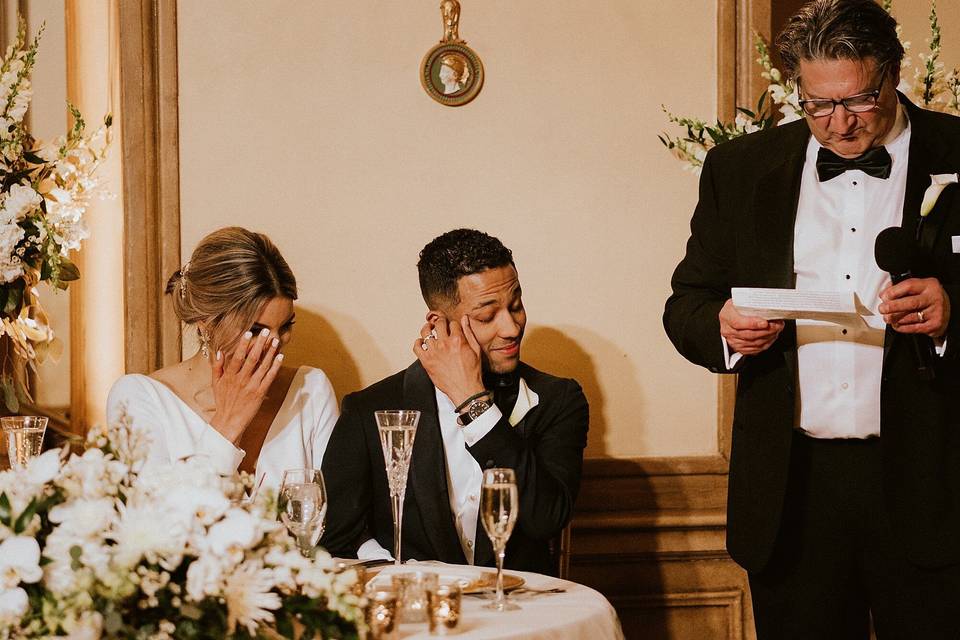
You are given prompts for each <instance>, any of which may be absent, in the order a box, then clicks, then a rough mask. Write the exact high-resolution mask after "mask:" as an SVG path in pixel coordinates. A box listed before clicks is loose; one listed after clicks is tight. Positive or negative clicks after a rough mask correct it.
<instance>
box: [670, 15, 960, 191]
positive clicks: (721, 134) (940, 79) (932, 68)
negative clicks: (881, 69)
mask: <svg viewBox="0 0 960 640" xmlns="http://www.w3.org/2000/svg"><path fill="white" fill-rule="evenodd" d="M882 4H883V8H884V9H886V10H887V12H890V11H891V10H892V5H893V2H892V0H883V3H882ZM902 33H903V31H902V29H901V27H900V26H899V25H898V26H897V36H898V37H899V38H900V42H901V43H902V44H903V48H904V50H905V51H909V50H910V43H909V42H906V41H904V40H903V35H902ZM927 44H928V48H929V53H921V54H920V62H921V65H920V66H919V67H917V68H916V69H914V70H913V72H912V73H911V72H909V71H908V69H909V68H910V60H909V58H908V57H907V58H904V60H903V61H902V62H901V69H902V73H901V81H900V85H899V86H898V87H897V88H898V89H899V90H900V91H902V92H903V93H905V94H907V95H908V96H910V97H911V98H912V99H913V100H914V101H915V102H916V103H918V104H919V105H920V106H922V107H924V108H926V109H934V110H937V111H944V112H947V113H953V114H960V68H958V69H954V70H953V71H951V72H950V73H946V72H945V69H944V65H943V62H941V61H940V52H941V49H942V45H941V30H940V22H939V18H938V17H937V2H936V0H930V38H929V39H928V40H927ZM754 48H755V49H756V51H757V55H758V57H757V64H759V65H760V68H761V71H760V76H761V77H762V78H764V79H766V80H768V81H769V83H770V84H769V85H767V89H766V91H764V93H763V95H761V96H760V101H759V102H758V104H757V108H756V110H754V111H750V110H747V109H743V108H740V107H738V108H737V116H736V119H735V120H734V122H732V123H729V122H721V121H719V120H718V121H717V123H716V124H715V125H708V124H706V122H705V121H703V120H698V119H696V118H685V117H681V116H676V115H674V114H672V113H670V112H669V111H667V109H666V107H664V111H665V112H666V114H667V119H668V120H669V121H670V122H671V123H673V124H676V125H679V126H681V127H683V128H684V129H685V130H686V135H677V136H671V135H669V134H667V133H664V134H661V135H660V136H659V138H660V142H662V143H663V145H664V146H665V147H666V148H667V149H668V150H669V151H670V152H671V153H673V155H674V156H675V157H676V158H677V159H678V160H680V161H681V162H683V163H684V167H685V168H687V169H689V170H690V171H692V172H694V173H700V169H701V168H702V167H703V160H704V158H706V156H707V151H709V150H710V149H711V148H713V147H714V146H716V145H718V144H721V143H723V142H726V141H727V140H731V139H733V138H737V137H740V136H742V135H746V134H748V133H753V132H754V131H757V130H760V129H768V128H770V127H774V126H779V125H781V124H786V123H788V122H793V121H794V120H799V119H801V118H803V111H802V110H801V109H800V102H799V100H800V96H799V93H798V92H797V87H796V85H795V84H794V83H793V82H792V81H790V80H786V79H785V78H784V77H783V74H782V73H781V72H780V70H779V69H777V68H776V67H774V66H773V64H772V63H771V61H770V50H769V48H768V46H767V43H766V42H764V40H763V38H761V37H760V36H756V37H755V39H754ZM908 78H909V79H908ZM774 108H777V111H778V112H779V116H776V115H773V114H772V111H773V109H774Z"/></svg>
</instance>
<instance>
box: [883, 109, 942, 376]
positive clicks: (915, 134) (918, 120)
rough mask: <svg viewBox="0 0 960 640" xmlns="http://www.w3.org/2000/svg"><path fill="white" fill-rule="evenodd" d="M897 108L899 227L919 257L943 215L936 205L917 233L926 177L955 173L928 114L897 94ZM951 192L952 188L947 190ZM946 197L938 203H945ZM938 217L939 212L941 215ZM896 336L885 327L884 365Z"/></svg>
mask: <svg viewBox="0 0 960 640" xmlns="http://www.w3.org/2000/svg"><path fill="white" fill-rule="evenodd" d="M898 96H899V98H900V102H901V104H903V105H904V107H905V108H906V109H907V117H908V118H909V119H910V152H909V157H908V162H909V164H908V166H907V184H906V189H905V193H904V198H903V219H902V220H901V222H900V226H901V227H902V228H903V229H904V230H905V231H907V232H908V233H909V234H910V235H911V236H916V237H917V240H918V241H919V243H920V246H921V249H922V252H923V253H926V254H932V250H933V247H934V244H935V243H936V238H937V234H938V233H939V232H940V229H941V227H942V226H943V221H944V219H945V218H946V216H945V215H937V213H938V211H940V210H941V205H942V202H940V201H939V200H938V202H937V205H936V206H934V208H933V210H932V211H931V212H930V214H929V215H927V216H926V218H924V220H923V225H922V227H921V229H920V233H919V234H918V233H917V225H919V224H920V205H921V204H922V203H923V194H924V192H925V191H926V190H927V187H929V186H930V176H931V175H935V174H940V173H956V171H957V167H956V165H951V164H948V157H949V154H950V148H949V146H947V144H946V143H945V142H944V138H943V136H941V135H938V131H937V128H936V124H935V122H934V119H933V117H931V114H929V113H927V112H925V111H924V110H923V109H920V108H919V107H917V106H916V105H914V104H913V103H912V102H910V101H909V100H907V98H906V97H904V96H903V95H902V94H899V93H898ZM947 188H948V189H953V188H955V187H947ZM945 196H946V194H943V195H941V198H940V200H947V198H946V197H945ZM941 213H942V212H941ZM897 335H898V334H897V333H896V332H895V331H894V330H893V329H892V328H891V327H889V326H888V327H887V332H886V336H885V339H884V341H883V361H884V364H886V359H887V354H888V353H889V352H890V346H891V344H892V342H893V338H895V337H896V336H897Z"/></svg>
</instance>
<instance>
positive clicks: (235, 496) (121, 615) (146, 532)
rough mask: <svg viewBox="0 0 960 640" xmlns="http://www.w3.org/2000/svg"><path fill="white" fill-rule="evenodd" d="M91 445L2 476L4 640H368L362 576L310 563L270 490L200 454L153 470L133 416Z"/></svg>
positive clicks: (99, 432) (0, 619)
mask: <svg viewBox="0 0 960 640" xmlns="http://www.w3.org/2000/svg"><path fill="white" fill-rule="evenodd" d="M87 447H88V448H87V449H86V451H85V452H84V453H83V454H82V455H76V454H75V455H72V456H71V457H70V458H69V459H67V460H65V461H64V460H62V457H63V456H62V455H61V452H60V451H58V450H53V451H48V452H46V453H44V454H43V455H41V456H40V457H38V458H35V459H33V460H32V461H31V462H30V463H29V465H28V467H27V468H26V469H24V470H20V471H4V472H2V473H0V639H3V640H7V639H9V638H51V637H66V638H72V639H81V638H82V639H88V638H89V639H91V640H92V639H96V638H101V637H103V638H117V639H124V640H127V639H129V640H171V639H172V638H178V639H180V638H197V639H205V640H206V639H210V640H212V639H214V638H228V637H229V638H260V637H264V638H268V637H274V638H275V637H277V635H280V636H283V637H287V638H293V637H299V638H304V639H308V638H357V635H358V631H357V629H358V625H359V624H360V623H361V619H362V616H361V609H360V605H361V600H360V598H359V597H357V596H356V595H354V593H355V586H356V583H357V575H356V572H354V571H353V570H347V571H336V570H335V569H334V567H333V562H332V560H331V558H330V556H329V555H328V554H326V553H325V552H323V551H318V553H317V557H316V558H315V559H313V560H308V559H305V558H303V557H302V556H301V555H300V553H299V552H298V551H297V550H296V545H295V544H294V541H293V539H292V538H291V537H290V535H289V534H288V533H287V531H286V529H285V528H284V527H283V525H281V524H279V523H278V522H277V519H276V517H275V515H274V514H275V513H276V510H275V505H274V503H273V498H272V496H270V495H269V492H260V494H258V495H259V496H260V497H259V498H258V499H256V500H255V501H254V502H249V501H248V500H246V499H245V498H244V497H243V489H244V483H243V482H240V481H238V480H237V479H236V478H235V479H224V478H221V477H220V476H218V475H217V474H216V473H214V472H213V471H212V470H211V469H210V467H209V464H207V462H206V461H205V460H204V459H202V458H201V459H197V458H194V459H192V460H186V461H182V462H178V463H177V464H176V465H174V466H172V467H170V468H165V469H161V470H151V471H146V470H143V460H144V459H145V456H146V440H145V435H144V434H143V433H142V432H141V431H139V430H137V429H135V428H134V427H133V426H132V425H131V424H130V422H129V421H128V420H121V421H120V422H119V423H118V424H115V425H113V426H112V427H109V428H99V429H94V430H92V431H91V432H90V434H89V435H88V439H87ZM249 484H250V483H249V479H248V478H247V482H246V486H247V487H249Z"/></svg>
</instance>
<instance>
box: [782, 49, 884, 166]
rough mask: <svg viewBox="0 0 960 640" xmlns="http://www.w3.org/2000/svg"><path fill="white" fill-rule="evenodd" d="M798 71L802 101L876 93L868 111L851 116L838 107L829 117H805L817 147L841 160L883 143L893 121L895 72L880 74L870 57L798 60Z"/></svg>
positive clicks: (841, 106) (836, 98) (845, 110)
mask: <svg viewBox="0 0 960 640" xmlns="http://www.w3.org/2000/svg"><path fill="white" fill-rule="evenodd" d="M799 71H800V78H799V81H800V94H801V95H800V97H801V99H803V100H817V99H819V100H842V99H844V98H849V97H851V96H859V95H862V94H865V93H869V92H871V91H875V90H877V89H878V88H879V90H880V95H879V96H878V97H877V104H876V105H875V106H874V107H873V108H872V109H870V110H869V111H866V112H862V113H854V112H852V111H848V110H847V109H846V107H844V106H843V105H839V104H838V105H836V106H835V108H834V110H833V113H831V114H830V115H826V116H810V115H807V116H806V119H807V124H809V125H810V132H811V133H812V134H813V136H814V137H815V138H816V139H817V141H818V142H819V143H820V144H821V145H823V146H824V147H826V148H827V149H830V150H831V151H833V152H834V153H836V154H837V155H838V156H841V157H843V158H856V157H857V156H859V155H862V154H864V153H866V152H867V151H868V150H870V149H871V148H872V147H879V146H881V145H882V144H883V140H884V138H885V137H886V136H887V134H888V133H890V130H891V129H892V128H893V125H894V123H895V122H896V120H897V109H898V108H899V107H898V100H897V92H896V84H897V79H896V76H897V74H898V72H899V69H887V70H885V71H884V70H882V69H879V68H878V67H877V63H876V61H875V60H874V59H873V58H866V59H864V60H829V59H827V60H801V61H800V69H799Z"/></svg>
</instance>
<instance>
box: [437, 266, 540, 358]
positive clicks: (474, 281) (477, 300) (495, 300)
mask: <svg viewBox="0 0 960 640" xmlns="http://www.w3.org/2000/svg"><path fill="white" fill-rule="evenodd" d="M457 289H458V293H459V298H460V302H459V303H458V304H457V305H456V306H455V307H453V308H451V309H448V310H447V311H446V315H447V317H448V318H449V319H450V320H451V321H454V322H459V321H460V318H461V317H462V316H463V315H464V314H466V315H467V316H468V317H469V318H470V326H471V327H473V333H474V335H476V337H477V342H479V343H480V356H481V358H482V359H483V368H484V370H486V371H491V372H493V373H510V372H511V371H513V370H514V369H516V368H517V365H518V364H519V363H520V340H521V339H522V338H523V329H524V327H525V326H526V324H527V312H526V311H524V309H523V300H522V299H521V291H520V280H519V278H518V277H517V270H516V269H515V268H514V267H513V266H512V265H507V266H505V267H496V268H494V269H487V270H486V271H481V272H480V273H474V274H471V275H468V276H463V277H462V278H460V280H459V281H457Z"/></svg>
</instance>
